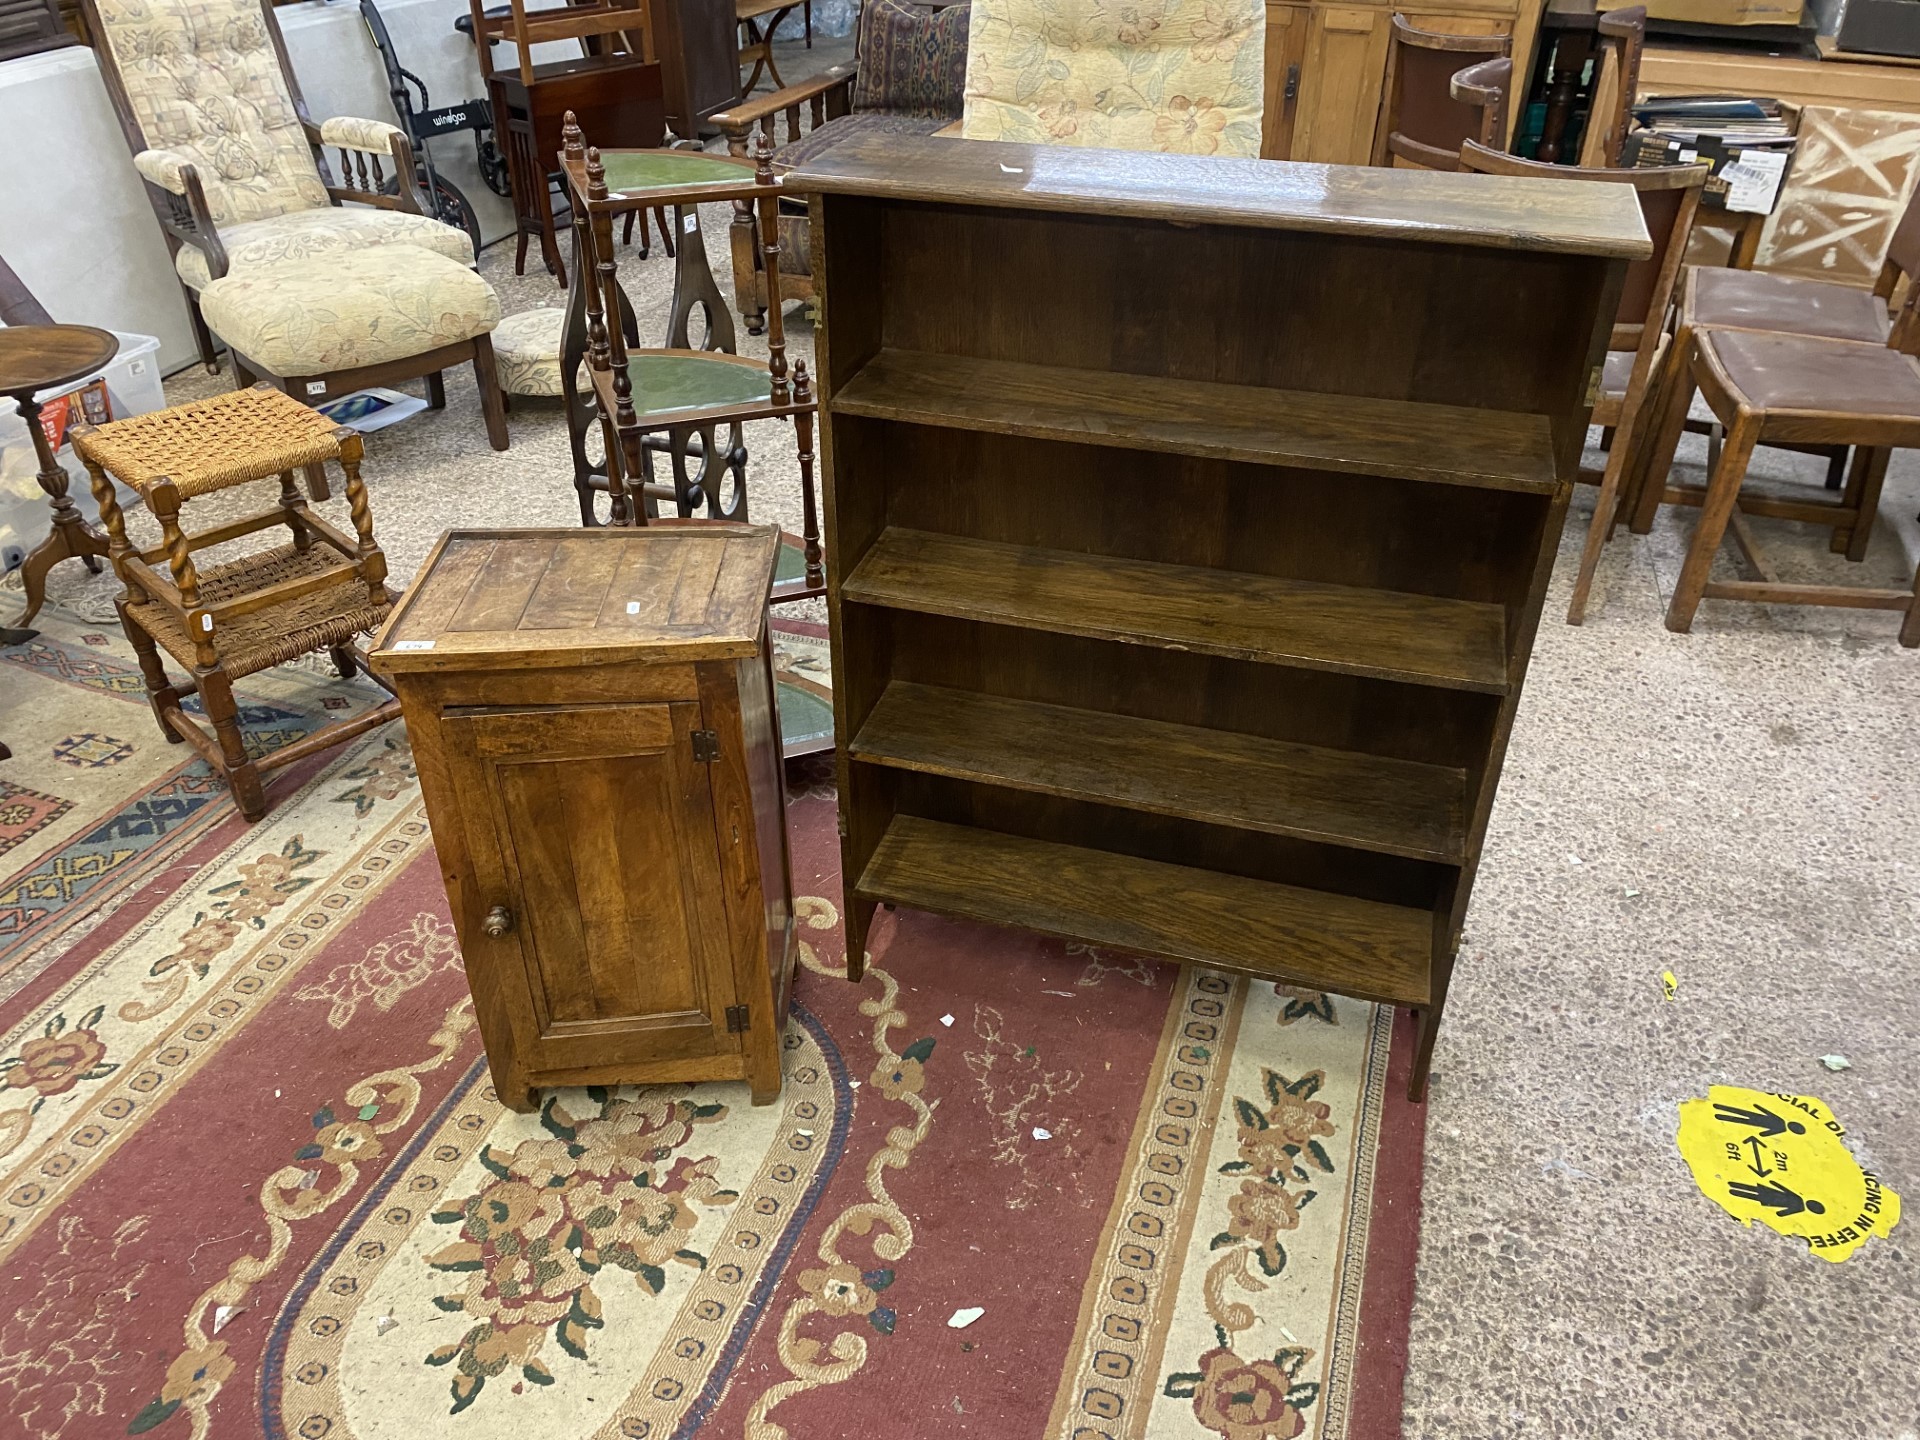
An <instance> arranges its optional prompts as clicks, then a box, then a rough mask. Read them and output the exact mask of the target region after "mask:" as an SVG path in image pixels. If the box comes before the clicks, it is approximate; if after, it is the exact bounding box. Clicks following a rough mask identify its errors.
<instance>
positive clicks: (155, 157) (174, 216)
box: [133, 150, 227, 280]
mask: <svg viewBox="0 0 1920 1440" xmlns="http://www.w3.org/2000/svg"><path fill="white" fill-rule="evenodd" d="M133 168H134V169H136V170H138V171H139V172H140V179H141V181H142V182H143V183H144V184H145V185H146V187H147V192H148V195H149V197H150V198H151V199H152V201H153V208H154V212H155V214H156V215H158V216H159V218H160V224H161V227H162V228H163V229H165V230H166V232H167V233H168V234H169V235H172V236H174V237H175V238H177V239H178V240H180V241H181V242H182V243H183V244H187V245H191V246H193V248H194V249H196V250H198V251H200V253H201V254H203V255H205V256H206V257H207V274H209V275H210V276H212V277H213V278H214V279H215V280H218V279H220V278H222V277H223V276H224V275H225V274H226V273H227V247H226V246H224V245H222V244H221V243H220V229H219V227H218V226H216V225H215V224H214V223H213V211H212V210H211V209H210V208H209V207H208V205H207V187H206V185H205V184H204V183H203V182H202V181H201V179H200V171H199V169H198V168H197V167H196V166H195V165H194V164H193V162H192V161H190V160H185V159H182V158H181V157H180V156H179V155H178V154H176V153H175V152H173V151H171V150H142V151H140V152H139V153H138V154H136V155H135V156H134V157H133ZM182 201H185V202H186V203H185V204H184V205H182V203H181V202H182Z"/></svg>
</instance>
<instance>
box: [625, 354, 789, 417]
mask: <svg viewBox="0 0 1920 1440" xmlns="http://www.w3.org/2000/svg"><path fill="white" fill-rule="evenodd" d="M627 378H628V379H630V380H631V381H632V382H633V409H634V413H635V414H636V415H642V416H645V415H658V414H661V413H663V412H665V411H668V410H688V409H693V408H695V407H702V406H707V405H740V404H745V403H747V402H749V401H753V400H765V399H766V398H767V397H768V395H769V394H771V393H772V390H773V380H772V377H771V376H770V375H769V374H768V373H767V369H766V367H765V366H764V365H755V366H746V365H733V364H729V363H728V362H727V361H725V360H711V359H707V358H704V357H702V356H698V355H646V354H641V355H635V356H632V357H631V358H630V359H629V360H628V361H627Z"/></svg>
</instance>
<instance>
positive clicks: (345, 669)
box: [327, 645, 360, 680]
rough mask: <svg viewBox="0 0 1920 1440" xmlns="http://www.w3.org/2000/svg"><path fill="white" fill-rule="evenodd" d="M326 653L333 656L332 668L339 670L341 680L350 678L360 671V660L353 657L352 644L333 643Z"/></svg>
mask: <svg viewBox="0 0 1920 1440" xmlns="http://www.w3.org/2000/svg"><path fill="white" fill-rule="evenodd" d="M327 654H328V655H330V656H331V657H332V658H333V668H334V669H335V670H336V671H338V672H339V675H340V678H341V679H342V680H351V679H352V678H353V677H354V676H355V675H357V674H359V673H360V662H359V661H358V660H356V659H355V658H354V655H353V646H351V645H335V646H333V647H331V648H330V649H329V650H328V651H327Z"/></svg>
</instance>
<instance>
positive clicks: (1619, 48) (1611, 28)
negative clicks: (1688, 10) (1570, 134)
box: [1580, 5, 1647, 167]
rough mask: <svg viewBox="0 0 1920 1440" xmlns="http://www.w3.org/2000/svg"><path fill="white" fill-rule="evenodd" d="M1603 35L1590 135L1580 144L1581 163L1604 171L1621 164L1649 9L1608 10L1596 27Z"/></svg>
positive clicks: (1639, 6)
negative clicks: (1622, 148) (1621, 150)
mask: <svg viewBox="0 0 1920 1440" xmlns="http://www.w3.org/2000/svg"><path fill="white" fill-rule="evenodd" d="M1594 28H1595V29H1596V30H1597V31H1598V32H1599V35H1600V44H1599V50H1598V54H1597V56H1596V67H1595V69H1594V75H1593V100H1592V104H1591V106H1590V108H1589V109H1588V111H1587V133H1586V135H1585V136H1584V137H1583V138H1582V139H1581V141H1580V163H1581V164H1582V165H1584V166H1589V167H1604V166H1612V165H1618V164H1619V163H1620V147H1621V146H1622V145H1624V144H1626V141H1627V117H1628V115H1629V114H1630V113H1632V110H1633V95H1634V89H1635V87H1636V86H1638V85H1639V83H1640V52H1641V50H1642V49H1643V48H1644V47H1645V45H1646V39H1647V7H1646V6H1644V5H1635V6H1632V7H1630V8H1628V9H1625V10H1609V11H1607V12H1606V13H1605V14H1604V15H1602V16H1601V17H1600V19H1599V21H1598V23H1597V24H1596V25H1595V27H1594Z"/></svg>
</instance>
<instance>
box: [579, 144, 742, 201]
mask: <svg viewBox="0 0 1920 1440" xmlns="http://www.w3.org/2000/svg"><path fill="white" fill-rule="evenodd" d="M600 160H601V163H602V164H603V165H605V166H606V171H607V189H609V190H618V191H621V192H623V193H631V192H632V191H635V190H666V189H674V188H677V187H679V186H682V185H748V184H752V183H753V170H752V168H751V167H750V166H745V165H736V164H732V163H730V162H728V161H726V160H721V159H718V158H716V157H714V156H711V155H701V154H699V153H697V152H693V151H676V150H627V151H620V150H614V151H605V152H602V154H601V156H600Z"/></svg>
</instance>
